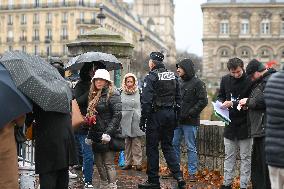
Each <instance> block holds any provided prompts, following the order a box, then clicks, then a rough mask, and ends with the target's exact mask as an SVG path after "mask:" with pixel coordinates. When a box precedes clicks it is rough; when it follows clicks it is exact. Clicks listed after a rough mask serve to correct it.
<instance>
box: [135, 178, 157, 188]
mask: <svg viewBox="0 0 284 189" xmlns="http://www.w3.org/2000/svg"><path fill="white" fill-rule="evenodd" d="M138 188H140V189H161V186H160V183H152V182H149V181H148V180H147V181H146V182H144V183H142V184H138Z"/></svg>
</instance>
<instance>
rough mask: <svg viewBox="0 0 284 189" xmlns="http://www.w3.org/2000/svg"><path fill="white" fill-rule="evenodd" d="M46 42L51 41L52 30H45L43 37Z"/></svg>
mask: <svg viewBox="0 0 284 189" xmlns="http://www.w3.org/2000/svg"><path fill="white" fill-rule="evenodd" d="M45 39H46V40H52V29H51V28H47V29H46V36H45Z"/></svg>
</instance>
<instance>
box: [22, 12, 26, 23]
mask: <svg viewBox="0 0 284 189" xmlns="http://www.w3.org/2000/svg"><path fill="white" fill-rule="evenodd" d="M21 24H27V16H26V15H25V14H22V15H21Z"/></svg>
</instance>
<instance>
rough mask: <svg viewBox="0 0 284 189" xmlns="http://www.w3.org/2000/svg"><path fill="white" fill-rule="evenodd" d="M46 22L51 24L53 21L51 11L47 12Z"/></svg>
mask: <svg viewBox="0 0 284 189" xmlns="http://www.w3.org/2000/svg"><path fill="white" fill-rule="evenodd" d="M46 23H47V24H51V23H52V14H51V13H47V14H46Z"/></svg>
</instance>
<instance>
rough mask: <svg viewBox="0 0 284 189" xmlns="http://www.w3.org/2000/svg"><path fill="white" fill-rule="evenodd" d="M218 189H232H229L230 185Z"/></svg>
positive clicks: (230, 188)
mask: <svg viewBox="0 0 284 189" xmlns="http://www.w3.org/2000/svg"><path fill="white" fill-rule="evenodd" d="M220 189H232V187H231V185H229V186H225V185H222V186H221V188H220Z"/></svg>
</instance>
